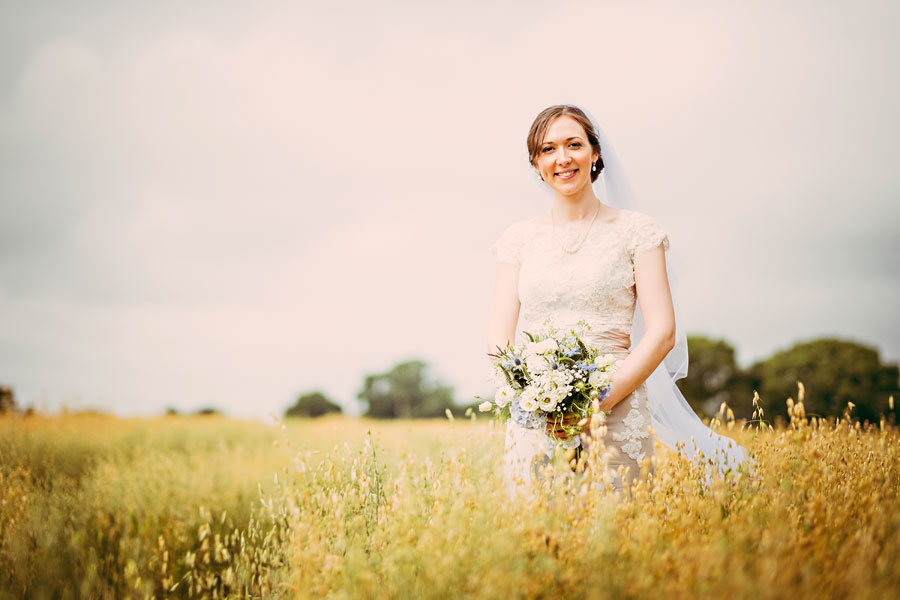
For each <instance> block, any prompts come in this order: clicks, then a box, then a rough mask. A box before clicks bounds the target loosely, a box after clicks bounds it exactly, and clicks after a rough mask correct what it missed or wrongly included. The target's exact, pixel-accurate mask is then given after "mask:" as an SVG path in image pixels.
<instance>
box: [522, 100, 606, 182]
mask: <svg viewBox="0 0 900 600" xmlns="http://www.w3.org/2000/svg"><path fill="white" fill-rule="evenodd" d="M557 117H570V118H572V119H574V120H575V122H576V123H578V124H579V125H581V128H582V129H584V133H585V134H586V135H587V139H588V143H589V144H590V145H591V148H593V149H594V151H595V152H597V154H598V156H599V157H598V158H597V162H596V163H594V164H596V165H597V170H596V171H594V170H591V182H594V181H597V178H598V177H599V176H600V172H601V171H602V170H603V152H602V151H601V150H600V140H599V138H598V137H597V132H596V131H594V125H593V123H591V120H590V119H589V118H588V116H587V115H586V114H584V111H583V110H581V109H580V108H578V107H577V106H571V105H569V104H557V105H555V106H551V107H549V108H545V109H544V110H542V111H541V113H540V114H539V115H538V116H537V117H536V118H535V119H534V123H532V124H531V130H530V131H529V132H528V160H529V161H530V162H531V166H532V167H534V166H535V164H536V163H537V157H538V152H540V151H541V146H543V144H544V136H546V135H547V130H548V129H549V128H550V123H552V122H553V120H554V119H556V118H557Z"/></svg>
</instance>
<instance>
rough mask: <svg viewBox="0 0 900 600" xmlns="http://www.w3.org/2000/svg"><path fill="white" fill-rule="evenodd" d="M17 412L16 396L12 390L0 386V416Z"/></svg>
mask: <svg viewBox="0 0 900 600" xmlns="http://www.w3.org/2000/svg"><path fill="white" fill-rule="evenodd" d="M17 411H18V405H17V404H16V395H15V393H14V392H13V390H12V388H11V387H5V386H2V385H0V415H2V414H4V413H14V412H17Z"/></svg>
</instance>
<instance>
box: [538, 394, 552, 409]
mask: <svg viewBox="0 0 900 600" xmlns="http://www.w3.org/2000/svg"><path fill="white" fill-rule="evenodd" d="M538 407H539V408H540V409H541V410H543V411H546V412H551V411H552V410H553V409H555V408H556V397H555V394H551V395H550V396H545V397H543V398H541V399H540V400H538Z"/></svg>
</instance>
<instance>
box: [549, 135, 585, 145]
mask: <svg viewBox="0 0 900 600" xmlns="http://www.w3.org/2000/svg"><path fill="white" fill-rule="evenodd" d="M572 140H582V141H583V138H582V137H581V136H580V135H574V136H572V137H569V138H566V139H564V140H563V141H564V142H570V141H572ZM554 143H555V142H548V141H546V140H545V141H544V143H543V144H541V146H546V145H547V144H554Z"/></svg>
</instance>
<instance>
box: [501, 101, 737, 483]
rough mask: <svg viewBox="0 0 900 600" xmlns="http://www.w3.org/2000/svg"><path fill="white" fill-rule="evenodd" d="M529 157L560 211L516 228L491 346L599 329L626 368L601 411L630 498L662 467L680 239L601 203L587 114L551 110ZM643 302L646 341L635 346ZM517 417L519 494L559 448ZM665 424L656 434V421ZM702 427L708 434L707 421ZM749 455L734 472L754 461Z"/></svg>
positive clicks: (600, 154)
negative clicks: (652, 385)
mask: <svg viewBox="0 0 900 600" xmlns="http://www.w3.org/2000/svg"><path fill="white" fill-rule="evenodd" d="M528 153H529V157H530V161H531V165H532V166H533V167H534V169H535V170H536V171H537V173H538V175H539V176H540V177H541V179H542V180H543V181H544V183H545V184H546V185H547V186H549V187H550V189H551V190H552V191H553V195H554V200H553V205H552V207H551V209H550V211H549V213H548V214H545V215H541V216H538V217H535V218H532V219H530V220H526V221H520V222H518V223H514V224H513V225H512V226H510V227H509V228H508V229H507V230H506V231H505V232H504V233H503V234H502V235H501V236H500V239H498V240H497V242H496V243H495V244H494V245H493V246H492V251H493V253H494V254H495V256H496V258H497V271H496V282H495V287H494V296H493V302H492V306H491V313H490V322H489V327H488V348H489V350H490V351H496V348H497V347H498V346H499V347H505V346H506V345H507V344H508V343H509V342H514V341H515V339H516V331H517V330H519V331H533V330H534V329H536V328H538V327H540V326H541V325H543V324H544V323H545V322H546V321H547V320H548V319H549V320H550V321H551V322H552V324H553V325H554V326H556V327H558V328H560V329H563V330H565V329H568V328H573V327H575V326H576V324H577V323H578V321H581V320H583V321H586V322H587V323H588V325H589V326H590V328H591V330H590V333H589V335H588V337H587V339H586V340H585V341H587V342H589V343H592V344H594V345H597V346H599V347H600V348H601V351H602V352H604V353H606V352H610V353H614V354H616V355H617V357H618V358H619V359H620V361H619V363H618V368H617V371H616V373H615V376H614V379H613V383H612V387H611V389H610V391H609V394H608V396H607V397H606V398H605V399H604V400H603V401H602V402H601V404H600V409H601V410H602V411H603V412H605V413H606V414H607V418H606V430H605V434H603V442H604V445H605V446H606V447H607V448H609V449H610V450H611V451H612V456H611V458H610V461H609V467H610V473H611V475H610V479H609V482H610V484H611V485H612V487H613V489H615V490H622V489H624V488H627V487H629V485H630V483H631V482H632V481H633V480H634V478H635V477H637V476H639V475H640V474H641V467H642V464H643V465H645V468H646V469H648V470H649V471H653V469H654V464H655V459H654V446H653V439H652V437H651V433H650V429H649V428H650V426H651V409H652V408H653V407H652V406H651V405H652V403H651V402H650V401H649V398H648V390H647V386H646V385H645V381H646V380H647V379H648V377H649V376H650V375H651V374H653V373H654V371H656V370H657V369H658V367H660V364H661V362H662V361H663V359H664V358H665V357H666V355H667V354H668V353H669V351H670V350H671V349H672V348H673V345H674V344H675V339H676V338H675V314H674V310H673V304H672V296H671V293H670V290H669V281H668V276H667V270H666V256H665V251H666V249H668V247H669V241H668V238H667V236H666V234H665V232H664V231H663V230H662V229H661V228H660V227H659V225H658V224H657V223H656V222H655V221H654V220H653V219H651V218H650V217H648V216H647V215H644V214H642V213H639V212H636V211H633V210H623V209H617V208H613V207H612V206H610V205H608V204H604V203H602V202H601V201H600V200H599V199H598V197H597V195H596V194H595V191H594V189H593V186H592V183H593V182H594V181H595V180H596V179H597V178H598V177H599V176H600V174H601V173H602V171H603V169H604V149H603V148H602V147H601V143H600V138H599V136H598V131H597V130H596V129H595V127H594V125H593V124H592V122H591V120H590V119H589V118H588V117H587V115H585V113H584V112H583V111H582V110H580V109H579V108H577V107H574V106H568V105H559V106H551V107H549V108H547V109H545V110H544V111H542V112H541V113H540V114H539V115H538V116H537V118H536V119H535V121H534V123H533V124H532V126H531V130H530V131H529V134H528ZM636 302H637V303H638V304H639V307H640V313H641V314H642V315H643V324H644V331H643V335H642V336H641V337H640V341H639V343H637V344H636V345H635V346H634V347H633V348H632V347H631V345H632V344H631V337H630V336H631V333H632V322H633V319H634V316H635V305H636ZM629 349H630V350H629ZM659 370H660V371H663V369H661V368H660V369H659ZM663 379H665V378H663ZM668 383H672V382H671V381H668ZM672 387H674V385H673V386H672ZM669 393H671V392H669ZM663 395H664V394H661V395H660V396H663ZM681 402H682V403H683V402H684V400H683V398H682V399H681ZM513 404H515V405H516V407H517V403H516V402H513ZM685 406H686V405H685ZM516 407H511V408H512V409H513V410H512V418H510V420H509V422H508V425H507V439H506V450H505V465H504V472H505V477H506V479H507V483H508V484H509V485H510V486H514V485H516V484H521V483H522V482H524V481H528V480H531V479H533V477H534V475H535V466H536V464H539V462H541V461H540V460H538V461H536V460H535V459H543V461H544V462H545V461H546V458H545V457H546V456H547V455H548V454H549V453H550V451H551V449H552V447H553V444H552V442H551V438H550V437H549V436H548V435H547V434H548V431H547V428H548V427H550V426H548V425H546V424H545V423H542V422H538V421H535V420H534V419H531V418H528V417H530V415H523V414H521V411H518V412H517V411H516V410H515V408H516ZM657 408H658V407H657ZM669 408H671V406H667V407H663V409H664V410H663V412H665V411H666V410H668V409H669ZM681 410H683V409H681ZM654 415H656V412H654ZM678 417H679V419H684V418H685V417H684V416H683V415H681V414H679V415H678ZM690 418H691V419H692V421H691V426H692V427H694V426H696V425H697V423H700V421H699V419H698V418H697V417H696V415H694V414H693V413H692V412H691V413H690ZM665 420H666V419H663V421H665ZM694 421H696V422H694ZM653 425H654V429H656V422H653ZM666 425H672V420H671V419H669V420H668V422H667V423H661V427H662V428H663V429H666ZM679 427H680V429H679ZM700 427H701V428H702V430H703V431H708V430H707V429H706V428H705V426H703V425H702V423H700ZM675 429H676V430H677V432H676V434H677V437H679V439H681V441H685V442H688V441H689V440H690V439H691V438H690V436H691V435H693V434H695V433H697V432H699V431H701V430H700V429H696V428H695V429H693V430H691V431H689V430H688V428H687V426H681V422H680V421H679V422H678V423H676V424H675ZM601 431H602V430H601ZM670 437H671V436H670ZM716 437H718V436H716ZM725 439H727V438H725ZM664 441H666V442H667V443H669V442H671V439H664ZM729 441H730V440H729ZM673 447H674V444H673ZM737 452H738V454H737V455H736V456H732V459H733V460H732V463H735V462H739V461H740V460H742V458H743V454H742V453H741V452H740V451H739V450H737ZM620 467H622V468H621V469H620ZM623 472H624V473H623Z"/></svg>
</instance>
